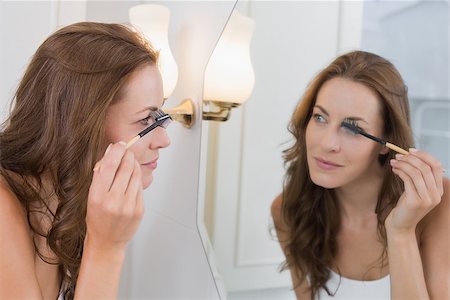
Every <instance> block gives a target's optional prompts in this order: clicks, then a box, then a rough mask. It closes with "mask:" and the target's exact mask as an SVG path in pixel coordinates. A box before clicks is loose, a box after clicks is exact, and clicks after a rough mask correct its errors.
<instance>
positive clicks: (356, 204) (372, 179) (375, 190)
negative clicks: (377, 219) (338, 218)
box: [335, 170, 383, 221]
mask: <svg viewBox="0 0 450 300" xmlns="http://www.w3.org/2000/svg"><path fill="white" fill-rule="evenodd" d="M372 174H373V175H371V176H366V177H364V178H361V179H359V180H358V181H357V182H354V183H351V184H349V185H346V186H343V187H340V188H337V189H336V190H335V192H336V196H337V199H338V203H339V206H340V209H341V212H342V217H343V218H345V219H351V220H361V221H362V220H364V219H367V217H373V216H375V208H376V205H377V201H378V195H379V192H380V188H381V184H382V181H383V176H382V173H381V170H380V172H375V173H372Z"/></svg>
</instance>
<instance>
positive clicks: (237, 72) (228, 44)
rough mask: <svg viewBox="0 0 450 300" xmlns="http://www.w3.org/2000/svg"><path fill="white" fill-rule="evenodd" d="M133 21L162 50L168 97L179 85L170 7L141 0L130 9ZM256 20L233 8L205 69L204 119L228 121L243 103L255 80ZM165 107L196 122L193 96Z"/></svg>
mask: <svg viewBox="0 0 450 300" xmlns="http://www.w3.org/2000/svg"><path fill="white" fill-rule="evenodd" d="M129 17H130V22H131V24H132V25H133V26H134V27H135V28H137V29H138V30H139V31H140V32H142V33H143V34H144V36H146V37H147V38H148V39H149V40H150V42H151V43H152V45H153V46H154V47H155V48H156V49H157V50H159V51H160V70H161V75H162V78H163V84H164V98H166V99H167V98H168V97H169V96H170V94H171V93H172V91H173V89H174V88H175V86H176V83H177V80H178V70H177V65H176V63H175V60H174V58H173V55H172V52H171V51H170V47H169V41H168V28H169V18H170V11H169V9H168V8H167V7H165V6H162V5H155V4H141V5H137V6H133V7H131V8H130V10H129ZM254 28H255V22H254V21H253V20H252V19H250V18H249V17H246V16H243V15H241V14H240V13H239V12H237V11H233V13H232V14H231V16H230V18H229V20H228V22H227V25H226V26H225V29H224V31H223V32H222V35H221V37H220V39H219V41H218V43H217V45H216V47H215V49H214V52H213V54H212V55H211V57H210V59H209V62H208V65H207V66H206V70H205V78H204V97H203V99H204V100H203V107H202V119H203V120H207V121H226V120H228V118H229V117H230V112H231V109H232V108H234V107H237V106H239V105H241V104H243V103H244V102H245V101H246V100H247V98H248V97H249V96H250V94H251V93H252V90H253V86H254V84H255V74H254V72H253V67H252V63H251V60H250V42H251V38H252V34H253V31H254ZM165 111H166V112H167V113H168V114H170V115H171V116H172V118H173V119H174V120H177V121H179V122H181V123H182V124H183V126H185V127H187V128H190V127H192V126H193V125H194V122H195V107H194V103H193V101H192V100H191V99H185V100H183V101H182V102H181V103H180V105H178V106H177V107H174V108H168V109H167V108H166V109H165Z"/></svg>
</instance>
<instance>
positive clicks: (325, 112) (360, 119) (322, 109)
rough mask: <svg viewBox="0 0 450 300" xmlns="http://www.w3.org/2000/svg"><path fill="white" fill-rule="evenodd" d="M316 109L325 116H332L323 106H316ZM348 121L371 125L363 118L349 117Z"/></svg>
mask: <svg viewBox="0 0 450 300" xmlns="http://www.w3.org/2000/svg"><path fill="white" fill-rule="evenodd" d="M314 107H317V108H318V109H320V110H321V111H322V112H323V113H324V114H325V115H327V117H329V116H330V114H329V113H328V112H327V110H326V109H325V108H323V107H322V106H320V105H315V106H314ZM346 119H349V120H353V121H362V122H364V123H367V124H369V123H368V122H367V121H366V120H364V119H363V118H361V117H354V116H349V117H346Z"/></svg>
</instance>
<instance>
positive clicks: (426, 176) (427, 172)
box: [395, 154, 437, 193]
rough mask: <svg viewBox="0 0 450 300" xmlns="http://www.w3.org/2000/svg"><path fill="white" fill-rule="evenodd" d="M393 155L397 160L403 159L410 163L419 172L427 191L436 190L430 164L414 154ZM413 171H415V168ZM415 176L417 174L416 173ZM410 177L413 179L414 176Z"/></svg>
mask: <svg viewBox="0 0 450 300" xmlns="http://www.w3.org/2000/svg"><path fill="white" fill-rule="evenodd" d="M395 157H396V159H397V160H399V161H403V162H405V163H407V164H409V165H411V166H412V167H414V168H416V169H417V170H418V171H419V172H420V175H421V176H422V178H423V181H424V182H425V185H426V188H427V189H428V190H429V191H433V193H434V192H437V184H436V180H435V178H434V173H433V170H432V168H431V166H430V165H428V164H427V163H426V162H425V161H424V160H422V159H420V158H419V157H417V156H414V155H399V154H397V155H396V156H395ZM414 173H416V171H415V170H414ZM415 176H419V175H417V174H416V175H415ZM412 178H413V179H414V178H415V177H412Z"/></svg>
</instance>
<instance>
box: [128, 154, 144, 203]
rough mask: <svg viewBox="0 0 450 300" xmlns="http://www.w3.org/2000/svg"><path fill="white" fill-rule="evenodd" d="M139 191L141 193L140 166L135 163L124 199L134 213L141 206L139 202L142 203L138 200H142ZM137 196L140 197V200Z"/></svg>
mask: <svg viewBox="0 0 450 300" xmlns="http://www.w3.org/2000/svg"><path fill="white" fill-rule="evenodd" d="M141 191H142V175H141V166H140V165H139V163H138V162H137V161H135V165H134V170H133V174H132V175H131V179H130V182H129V184H128V187H127V191H126V197H127V199H128V202H129V205H130V206H131V208H132V209H133V211H136V209H138V208H139V207H140V206H142V203H141V204H139V201H142V199H140V198H142V194H140V193H141ZM139 195H141V197H140V198H139Z"/></svg>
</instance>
